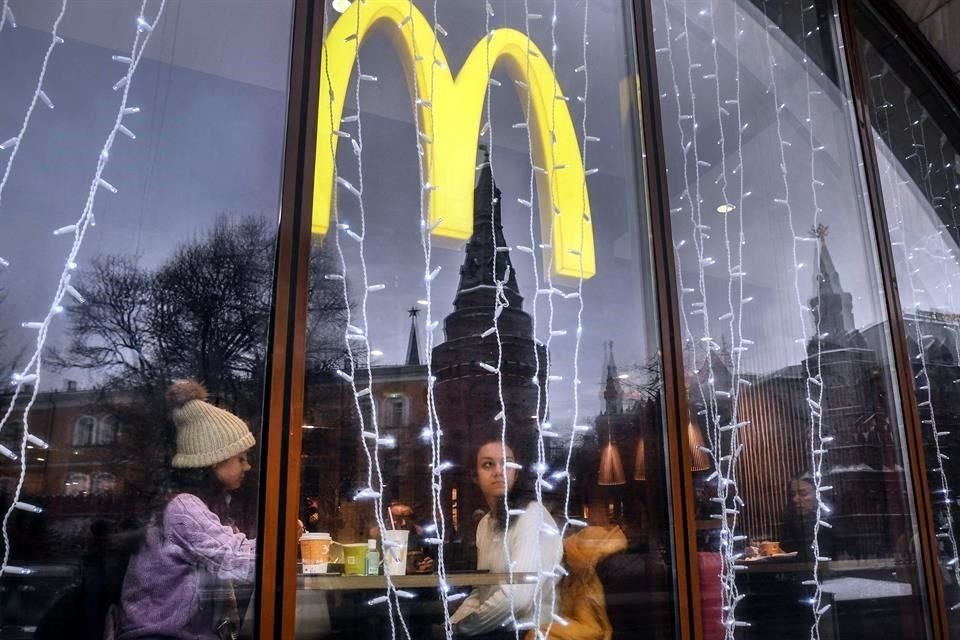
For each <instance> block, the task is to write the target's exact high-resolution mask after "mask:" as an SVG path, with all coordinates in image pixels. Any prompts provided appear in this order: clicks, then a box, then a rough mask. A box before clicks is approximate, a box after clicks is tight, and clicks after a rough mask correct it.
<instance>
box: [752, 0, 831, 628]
mask: <svg viewBox="0 0 960 640" xmlns="http://www.w3.org/2000/svg"><path fill="white" fill-rule="evenodd" d="M768 9H769V7H767V2H766V0H764V11H763V14H764V27H765V29H764V31H765V43H766V50H767V57H768V60H769V63H770V78H771V82H770V89H769V91H770V93H771V99H772V101H773V104H774V106H775V109H774V115H775V118H776V131H777V140H778V142H779V145H778V151H779V156H780V175H781V178H782V181H783V193H784V195H783V197H782V198H778V199H776V203H777V204H779V205H780V206H782V207H783V208H784V209H785V210H786V213H787V223H788V226H789V228H790V234H791V236H792V238H793V242H792V247H793V262H794V265H795V266H794V270H793V288H794V295H795V297H796V302H797V314H798V319H799V320H800V328H801V338H802V341H800V342H798V344H799V345H800V348H801V350H802V351H803V354H802V357H803V362H804V367H805V373H806V382H805V384H804V389H805V392H806V401H807V402H806V404H807V409H808V411H807V414H808V416H809V425H810V464H811V468H812V474H811V475H812V479H811V480H812V483H813V486H814V490H815V493H816V501H817V510H816V521H815V522H814V525H813V541H812V543H811V549H812V552H813V553H812V556H813V568H812V578H811V579H810V580H809V581H806V583H805V584H808V585H809V586H813V587H814V594H813V596H812V597H811V598H810V609H811V613H812V615H813V620H814V621H813V624H812V625H811V627H810V638H811V640H817V639H818V638H819V637H820V620H821V618H822V617H823V615H824V613H826V611H827V609H828V608H829V607H824V606H823V605H822V600H823V593H824V591H823V584H822V581H821V575H820V571H821V567H820V564H821V563H822V562H826V561H829V560H830V559H829V558H827V557H824V556H823V555H822V554H821V552H820V536H819V534H820V528H821V527H829V526H830V524H829V523H827V522H825V520H824V518H823V515H824V514H825V513H829V507H828V506H827V505H826V504H825V502H824V501H823V490H822V486H823V462H824V458H825V457H826V453H827V446H826V445H827V443H828V442H830V440H827V439H826V438H827V436H826V435H825V434H824V432H823V389H824V384H823V376H822V369H821V348H822V335H821V330H820V326H819V325H820V317H821V314H820V313H819V312H818V313H817V314H815V319H816V324H815V325H814V326H813V328H812V331H807V314H808V312H809V307H807V305H806V304H804V300H803V296H802V294H801V293H800V270H801V268H802V266H803V265H802V264H801V263H800V260H799V245H800V242H801V241H800V240H799V237H800V234H799V233H798V232H797V229H796V226H795V225H794V211H793V204H792V203H791V201H790V181H789V172H788V168H787V158H786V152H785V148H786V146H787V145H786V144H784V137H783V117H782V116H781V111H782V110H783V108H784V105H783V104H782V103H781V102H780V99H779V87H778V85H777V70H776V61H775V58H774V55H773V46H772V43H771V37H770V31H771V25H772V23H771V22H770V18H769V13H768ZM805 13H806V11H805V10H804V9H803V8H802V7H801V9H800V20H801V26H802V25H803V23H804V20H805V18H804V16H805ZM802 42H803V45H802V48H803V52H804V59H808V56H807V50H806V38H802ZM804 79H805V82H806V86H805V89H806V95H807V99H806V122H807V131H808V145H809V147H810V192H811V197H812V218H813V227H814V229H817V228H818V227H817V225H818V221H819V214H820V207H819V204H818V199H817V187H818V186H819V185H818V182H819V181H818V179H817V173H816V157H817V152H818V151H819V149H818V147H820V145H818V144H817V143H816V140H815V135H814V124H813V114H812V105H811V97H812V95H813V91H812V90H811V88H810V72H809V71H806V70H805V72H804ZM820 242H821V243H823V242H824V240H823V239H820ZM818 246H819V245H818ZM818 251H819V249H818ZM819 295H820V288H819V287H818V288H817V296H818V300H817V303H818V306H819V304H820V300H819ZM808 338H809V339H812V340H813V341H814V343H815V344H816V347H817V353H816V356H815V360H814V357H813V356H808V354H807V350H806V349H805V348H804V346H803V344H804V343H805V342H806V340H807V339H808ZM811 361H813V368H812V369H811Z"/></svg>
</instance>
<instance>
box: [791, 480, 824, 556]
mask: <svg viewBox="0 0 960 640" xmlns="http://www.w3.org/2000/svg"><path fill="white" fill-rule="evenodd" d="M787 498H788V502H787V507H786V509H785V510H784V512H783V534H782V536H781V538H780V548H781V549H783V550H784V551H786V552H794V551H795V552H796V553H797V559H798V560H803V561H806V562H812V561H813V559H814V550H813V535H814V529H815V525H816V523H817V488H816V485H815V484H814V481H813V477H812V476H811V475H810V474H809V473H804V474H801V475H798V476H795V477H794V478H793V479H791V480H790V484H789V485H788V486H787ZM822 516H823V518H824V519H825V517H826V513H823V514H822ZM832 538H833V536H832V534H831V530H830V529H829V528H827V527H819V529H818V530H817V544H818V547H819V556H820V557H821V558H824V557H829V556H830V552H831V549H832V546H833V545H832Z"/></svg>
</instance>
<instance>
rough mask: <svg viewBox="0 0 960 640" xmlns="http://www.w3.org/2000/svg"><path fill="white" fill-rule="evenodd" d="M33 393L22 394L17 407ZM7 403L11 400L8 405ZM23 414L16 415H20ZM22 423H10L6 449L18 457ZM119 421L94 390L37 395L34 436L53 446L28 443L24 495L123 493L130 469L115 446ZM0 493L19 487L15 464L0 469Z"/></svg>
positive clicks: (32, 421)
mask: <svg viewBox="0 0 960 640" xmlns="http://www.w3.org/2000/svg"><path fill="white" fill-rule="evenodd" d="M29 397H30V391H29V390H27V392H26V393H21V395H20V398H18V400H17V404H18V407H19V406H21V405H24V404H26V401H27V400H28V399H29ZM8 402H9V396H7V397H6V400H5V403H8ZM18 413H20V412H19V411H16V410H15V411H14V413H13V416H16V415H17V414H18ZM21 426H22V425H21V423H20V422H18V421H15V422H12V423H8V424H7V425H6V427H5V428H4V433H3V445H4V446H6V447H7V448H8V449H10V450H12V451H14V452H15V453H19V449H20V437H21V433H22V430H21ZM118 426H119V425H118V421H117V418H116V417H115V415H113V413H112V410H111V406H110V404H109V403H107V402H106V401H105V398H104V397H103V396H102V394H100V393H98V392H94V391H68V392H49V393H40V394H38V395H37V400H36V402H35V403H34V405H33V408H32V409H31V410H30V432H31V433H32V434H34V435H36V436H37V437H39V438H41V439H43V440H44V441H45V442H47V443H48V444H49V445H50V448H49V449H46V450H44V449H39V448H36V447H34V446H33V445H31V444H28V445H27V476H26V481H25V483H24V488H23V492H24V494H25V495H33V496H85V495H107V494H114V493H122V492H123V488H124V485H125V481H126V479H127V478H126V474H127V471H128V467H129V465H124V464H123V461H122V460H118V459H117V458H118V451H117V448H116V447H115V446H114V445H115V443H116V442H117V440H118V436H119V430H118ZM0 469H2V472H3V474H4V475H3V476H0V491H2V492H4V493H9V492H11V491H12V490H13V489H14V488H15V486H16V480H17V476H16V475H14V474H15V473H16V472H18V471H19V468H18V466H17V465H3V466H2V467H0Z"/></svg>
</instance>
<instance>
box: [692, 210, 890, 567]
mask: <svg viewBox="0 0 960 640" xmlns="http://www.w3.org/2000/svg"><path fill="white" fill-rule="evenodd" d="M817 236H818V238H819V245H818V246H819V258H818V265H819V268H818V270H817V273H816V275H815V279H814V295H813V297H812V298H811V299H810V301H809V302H808V307H809V309H810V313H811V315H812V317H813V326H814V328H815V331H816V335H815V336H814V337H813V338H811V339H810V340H809V341H808V343H807V357H806V358H805V359H804V360H803V361H802V362H801V363H799V364H797V365H793V366H789V367H785V368H783V369H781V370H779V371H776V372H774V373H772V374H769V375H765V376H763V377H760V378H756V379H754V378H753V377H752V376H750V375H749V374H745V377H748V378H750V379H751V380H752V384H751V385H750V386H749V387H747V388H745V389H743V390H742V391H741V393H740V400H739V414H738V420H741V421H749V422H750V425H749V427H747V428H745V429H743V430H742V431H741V441H742V443H743V445H744V448H743V453H742V456H741V458H740V460H741V462H740V469H739V471H738V486H739V488H740V495H741V496H742V497H743V498H744V500H746V501H747V505H746V507H745V508H744V510H743V513H744V522H743V527H744V530H745V531H746V533H747V534H748V535H751V536H754V537H761V538H765V537H769V538H774V539H775V538H777V537H779V535H780V527H781V524H782V522H781V518H782V515H783V511H784V508H785V507H786V505H787V502H788V496H787V484H788V482H789V480H790V479H791V478H792V477H794V476H797V475H800V474H803V473H812V472H813V470H814V469H813V458H812V454H811V445H810V443H811V439H810V438H811V425H812V421H811V419H810V407H809V406H808V402H807V399H808V394H809V395H810V397H812V398H814V399H816V398H817V396H818V393H817V391H818V387H817V385H816V384H815V383H814V382H811V381H810V379H811V378H816V377H817V374H818V372H819V376H820V379H822V381H823V394H822V398H820V403H819V404H820V406H821V407H822V416H823V419H822V425H823V434H824V435H825V436H830V437H832V438H833V441H832V442H830V444H829V446H828V447H827V450H828V453H827V454H826V457H825V459H824V464H823V470H824V471H823V480H822V484H823V485H829V486H832V487H833V489H832V490H831V491H830V492H829V494H828V495H827V498H826V500H827V502H829V503H830V505H831V508H832V513H831V515H830V516H829V517H828V519H829V521H830V522H831V524H832V525H833V526H834V531H833V539H834V546H835V548H834V554H835V555H836V556H839V557H845V556H847V555H849V556H851V557H871V556H876V555H878V554H879V553H881V552H882V551H883V550H887V549H892V548H894V546H895V543H896V540H897V536H899V535H900V534H902V533H903V532H899V531H891V530H890V527H889V522H891V520H890V517H891V514H896V515H902V514H903V513H904V511H905V509H906V508H907V506H908V505H907V503H906V501H905V496H904V487H903V485H902V480H901V478H902V469H900V468H899V467H897V466H896V463H895V460H896V449H895V447H894V439H895V438H894V436H893V434H892V433H891V420H890V410H891V408H890V407H889V400H888V396H887V388H888V385H889V384H890V383H891V381H890V380H889V377H888V372H887V370H886V369H884V367H883V366H882V364H881V363H882V358H883V354H884V353H885V349H883V350H881V349H879V348H878V347H879V345H872V344H869V343H868V340H867V339H866V337H865V336H864V335H863V334H862V333H861V332H860V331H859V330H858V329H857V328H856V325H855V323H854V318H853V311H852V296H851V295H850V293H849V292H847V291H846V290H844V289H843V287H842V284H841V282H840V275H839V273H838V272H837V269H836V267H835V266H834V263H833V260H832V258H831V255H830V252H829V250H828V249H827V245H826V233H825V229H822V228H821V229H819V230H818V233H817ZM808 326H809V325H808ZM883 340H886V336H885V335H884V337H883ZM878 354H881V355H880V356H879V357H878ZM710 357H711V358H712V367H711V368H712V372H713V376H714V378H715V380H716V382H717V386H716V388H718V389H727V388H729V386H730V384H729V381H730V375H731V369H730V366H729V363H728V358H725V357H722V356H721V354H716V353H711V356H710ZM703 369H706V367H703ZM690 391H691V397H695V393H696V386H695V384H694V385H691V389H690ZM701 405H702V403H699V402H696V400H695V401H694V405H691V406H696V407H697V409H702V406H701ZM720 410H721V415H722V419H728V418H729V415H728V414H729V411H730V407H729V402H722V403H720ZM725 411H726V412H727V415H724V412H725ZM892 521H894V522H900V521H901V519H898V518H895V519H894V520H892Z"/></svg>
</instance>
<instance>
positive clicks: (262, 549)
mask: <svg viewBox="0 0 960 640" xmlns="http://www.w3.org/2000/svg"><path fill="white" fill-rule="evenodd" d="M292 30H293V37H292V43H291V57H290V79H289V90H288V103H287V121H286V133H285V140H284V154H283V177H282V186H281V207H280V213H281V215H280V221H279V228H278V241H277V258H276V268H275V272H274V291H273V316H272V318H271V323H270V334H269V345H270V355H269V358H268V362H267V372H266V378H265V379H266V390H265V402H264V417H263V423H264V425H265V426H266V428H265V430H264V435H263V444H262V463H261V468H260V501H259V507H260V509H259V512H260V522H259V526H258V536H257V542H258V549H257V551H258V557H259V558H260V562H259V563H258V564H257V575H256V584H257V590H256V599H255V606H256V612H257V622H256V626H257V631H258V633H257V635H258V637H260V638H292V637H294V623H295V618H296V597H297V575H296V560H297V540H296V535H297V528H296V526H293V523H295V522H296V521H297V515H298V510H299V486H300V483H299V478H300V475H299V474H300V446H301V430H300V426H301V425H302V423H303V419H302V418H303V394H304V377H305V364H306V362H305V359H306V357H305V348H304V347H305V342H306V316H307V314H306V310H307V291H308V287H309V260H310V242H311V240H310V222H311V206H312V199H313V166H314V159H313V158H314V146H315V137H316V113H317V93H318V87H319V69H320V45H321V42H322V40H321V39H322V37H323V3H322V0H295V2H294V10H293V22H292Z"/></svg>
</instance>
